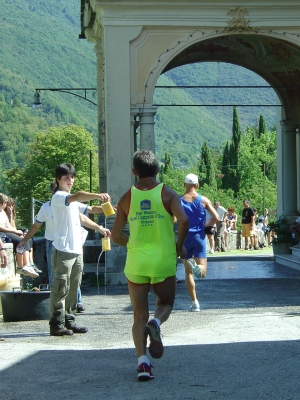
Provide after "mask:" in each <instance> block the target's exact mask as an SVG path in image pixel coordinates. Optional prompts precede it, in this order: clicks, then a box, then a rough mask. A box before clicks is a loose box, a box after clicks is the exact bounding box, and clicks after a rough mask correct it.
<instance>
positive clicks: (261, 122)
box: [258, 115, 268, 137]
mask: <svg viewBox="0 0 300 400" xmlns="http://www.w3.org/2000/svg"><path fill="white" fill-rule="evenodd" d="M267 131H268V129H267V125H266V121H265V118H264V116H263V115H260V116H259V124H258V137H260V136H261V135H263V134H265V133H266V132H267Z"/></svg>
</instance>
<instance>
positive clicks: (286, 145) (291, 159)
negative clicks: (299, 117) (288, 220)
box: [277, 120, 299, 217]
mask: <svg viewBox="0 0 300 400" xmlns="http://www.w3.org/2000/svg"><path fill="white" fill-rule="evenodd" d="M280 125H281V133H280V132H279V133H278V134H277V183H278V189H277V190H278V215H279V216H280V215H283V216H286V217H288V216H293V215H297V214H298V212H297V203H298V196H297V193H298V190H299V189H298V188H299V186H298V184H297V168H298V167H297V164H298V162H297V159H296V128H297V123H296V122H295V121H289V120H283V121H280Z"/></svg>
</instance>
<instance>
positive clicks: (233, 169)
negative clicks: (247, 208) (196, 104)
mask: <svg viewBox="0 0 300 400" xmlns="http://www.w3.org/2000/svg"><path fill="white" fill-rule="evenodd" d="M241 137H242V132H241V128H240V122H239V116H238V112H237V108H236V106H234V107H233V122H232V141H231V143H229V144H228V146H227V148H226V146H225V149H224V152H225V151H226V154H224V155H223V161H224V162H226V161H227V163H228V164H222V165H223V167H224V170H223V171H224V177H223V180H222V188H223V189H229V188H231V189H233V191H234V192H235V193H237V192H238V191H239V187H240V171H239V158H240V157H239V153H240V143H241Z"/></svg>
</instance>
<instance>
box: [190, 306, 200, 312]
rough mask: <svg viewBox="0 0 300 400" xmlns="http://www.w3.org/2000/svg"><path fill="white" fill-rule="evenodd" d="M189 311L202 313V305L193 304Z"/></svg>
mask: <svg viewBox="0 0 300 400" xmlns="http://www.w3.org/2000/svg"><path fill="white" fill-rule="evenodd" d="M189 311H192V312H199V311H200V304H193V305H191V307H190V310H189Z"/></svg>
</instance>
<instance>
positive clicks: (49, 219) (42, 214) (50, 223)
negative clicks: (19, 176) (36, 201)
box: [35, 201, 55, 240]
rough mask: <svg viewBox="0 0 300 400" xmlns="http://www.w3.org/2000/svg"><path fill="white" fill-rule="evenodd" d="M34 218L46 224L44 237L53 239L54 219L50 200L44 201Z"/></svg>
mask: <svg viewBox="0 0 300 400" xmlns="http://www.w3.org/2000/svg"><path fill="white" fill-rule="evenodd" d="M35 220H36V222H38V223H40V224H42V223H45V225H46V229H45V238H46V239H47V240H54V231H55V225H54V219H53V215H52V209H51V204H50V201H47V203H44V204H43V205H42V207H41V208H40V211H39V212H38V214H37V216H36V217H35Z"/></svg>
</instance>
